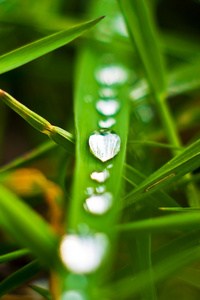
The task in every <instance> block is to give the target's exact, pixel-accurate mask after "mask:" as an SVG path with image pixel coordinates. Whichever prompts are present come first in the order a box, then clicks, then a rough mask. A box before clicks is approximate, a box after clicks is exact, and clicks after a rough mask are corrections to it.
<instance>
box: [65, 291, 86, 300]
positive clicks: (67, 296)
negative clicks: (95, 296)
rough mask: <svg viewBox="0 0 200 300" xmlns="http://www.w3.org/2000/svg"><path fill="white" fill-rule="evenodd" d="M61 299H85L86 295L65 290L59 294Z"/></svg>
mask: <svg viewBox="0 0 200 300" xmlns="http://www.w3.org/2000/svg"><path fill="white" fill-rule="evenodd" d="M61 300H86V297H85V296H84V295H83V294H82V293H80V292H78V291H73V290H72V291H67V292H66V293H64V294H63V295H62V296H61Z"/></svg>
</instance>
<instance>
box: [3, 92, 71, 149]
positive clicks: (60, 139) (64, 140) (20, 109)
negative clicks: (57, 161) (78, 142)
mask: <svg viewBox="0 0 200 300" xmlns="http://www.w3.org/2000/svg"><path fill="white" fill-rule="evenodd" d="M0 100H2V101H3V102H4V103H6V104H7V105H8V106H9V107H10V108H12V109H13V110H14V111H15V112H16V113H18V114H19V115H20V116H21V117H22V118H23V119H24V120H26V121H27V122H28V123H29V124H30V125H31V126H33V127H34V128H35V129H37V130H39V131H40V132H42V133H44V134H46V135H47V136H48V137H49V138H50V139H52V140H53V141H54V142H55V143H57V144H58V145H59V146H61V147H63V148H64V149H65V150H66V151H67V152H69V153H71V154H73V153H74V145H73V144H74V136H73V135H72V134H70V133H69V132H67V131H66V130H64V129H62V128H59V127H57V126H52V125H51V124H50V123H49V122H48V121H47V120H45V119H44V118H43V117H41V116H39V115H38V114H36V113H35V112H33V111H32V110H30V109H29V108H27V107H26V106H25V105H23V104H21V103H20V102H19V101H17V100H16V99H14V98H13V97H12V96H10V95H9V94H8V93H6V92H4V91H2V90H0Z"/></svg>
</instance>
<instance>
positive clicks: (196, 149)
mask: <svg viewBox="0 0 200 300" xmlns="http://www.w3.org/2000/svg"><path fill="white" fill-rule="evenodd" d="M199 165H200V140H198V141H196V142H195V143H194V144H192V145H190V146H189V147H187V148H186V149H185V150H184V151H183V152H182V153H181V154H179V155H177V156H175V157H174V158H173V159H171V160H170V161H169V162H168V163H166V164H165V165H164V166H162V167H161V168H160V169H158V170H157V171H156V172H154V173H153V174H152V175H151V176H149V177H148V178H147V179H146V180H144V181H143V182H142V183H141V184H140V185H139V186H138V187H137V188H135V189H134V190H133V191H132V192H130V193H129V194H128V195H127V196H126V197H124V199H123V201H122V205H123V206H125V207H126V206H129V205H131V204H132V203H135V202H137V201H139V200H140V199H142V198H144V197H147V196H149V195H150V194H151V193H153V192H155V191H157V190H159V189H161V188H162V187H164V186H166V185H167V184H169V183H171V182H174V181H176V180H177V179H179V178H180V177H182V176H183V175H185V174H187V173H188V172H190V171H193V170H195V169H196V168H198V167H199Z"/></svg>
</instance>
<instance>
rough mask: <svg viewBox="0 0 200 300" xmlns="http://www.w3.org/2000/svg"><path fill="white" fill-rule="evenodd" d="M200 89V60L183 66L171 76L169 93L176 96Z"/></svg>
mask: <svg viewBox="0 0 200 300" xmlns="http://www.w3.org/2000/svg"><path fill="white" fill-rule="evenodd" d="M197 89H200V61H199V60H196V61H194V62H193V64H192V65H186V66H181V67H179V68H178V69H176V70H175V71H174V72H173V73H172V74H170V76H169V80H168V94H169V96H176V95H180V94H183V93H188V92H191V91H194V90H197Z"/></svg>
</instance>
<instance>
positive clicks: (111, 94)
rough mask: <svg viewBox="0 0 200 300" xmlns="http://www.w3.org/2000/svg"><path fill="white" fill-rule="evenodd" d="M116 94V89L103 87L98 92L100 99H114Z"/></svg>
mask: <svg viewBox="0 0 200 300" xmlns="http://www.w3.org/2000/svg"><path fill="white" fill-rule="evenodd" d="M117 94H118V92H117V90H116V89H111V88H106V87H104V88H101V89H100V90H99V95H100V96H101V98H115V97H116V96H117Z"/></svg>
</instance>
